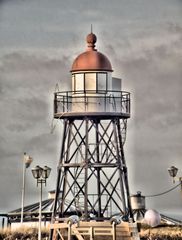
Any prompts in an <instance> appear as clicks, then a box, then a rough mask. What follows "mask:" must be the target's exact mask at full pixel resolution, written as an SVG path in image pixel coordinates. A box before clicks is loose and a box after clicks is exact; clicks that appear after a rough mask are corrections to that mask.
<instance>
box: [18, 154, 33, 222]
mask: <svg viewBox="0 0 182 240" xmlns="http://www.w3.org/2000/svg"><path fill="white" fill-rule="evenodd" d="M32 161H33V159H32V157H30V156H29V155H27V154H26V152H25V153H24V155H23V184H22V199H21V224H23V212H24V202H25V176H26V169H27V168H28V167H30V164H31V163H32Z"/></svg>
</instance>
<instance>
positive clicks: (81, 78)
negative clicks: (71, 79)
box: [74, 73, 84, 91]
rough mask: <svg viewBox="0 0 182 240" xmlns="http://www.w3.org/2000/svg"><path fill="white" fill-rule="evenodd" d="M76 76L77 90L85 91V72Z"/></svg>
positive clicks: (75, 87) (75, 88)
mask: <svg viewBox="0 0 182 240" xmlns="http://www.w3.org/2000/svg"><path fill="white" fill-rule="evenodd" d="M74 76H75V86H74V90H75V91H83V90H84V74H83V73H77V74H75V75H74Z"/></svg>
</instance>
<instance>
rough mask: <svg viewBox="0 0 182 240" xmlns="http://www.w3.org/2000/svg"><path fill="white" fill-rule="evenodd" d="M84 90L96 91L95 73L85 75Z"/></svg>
mask: <svg viewBox="0 0 182 240" xmlns="http://www.w3.org/2000/svg"><path fill="white" fill-rule="evenodd" d="M85 90H96V73H85Z"/></svg>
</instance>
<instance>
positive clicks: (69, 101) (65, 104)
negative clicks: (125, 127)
mask: <svg viewBox="0 0 182 240" xmlns="http://www.w3.org/2000/svg"><path fill="white" fill-rule="evenodd" d="M70 112H98V113H99V112H112V113H114V112H115V113H123V114H128V115H129V114H130V93H129V92H125V91H97V92H96V91H92V90H90V91H89V90H87V91H65V92H55V93H54V114H61V113H70Z"/></svg>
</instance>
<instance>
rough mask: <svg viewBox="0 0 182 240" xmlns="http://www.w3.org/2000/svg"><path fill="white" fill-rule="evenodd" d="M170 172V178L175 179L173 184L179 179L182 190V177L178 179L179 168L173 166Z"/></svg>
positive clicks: (169, 169)
mask: <svg viewBox="0 0 182 240" xmlns="http://www.w3.org/2000/svg"><path fill="white" fill-rule="evenodd" d="M168 172H169V175H170V177H172V178H173V183H175V179H177V180H178V181H179V182H180V183H181V189H182V177H176V175H177V173H178V168H177V167H175V166H171V167H170V168H168Z"/></svg>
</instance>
